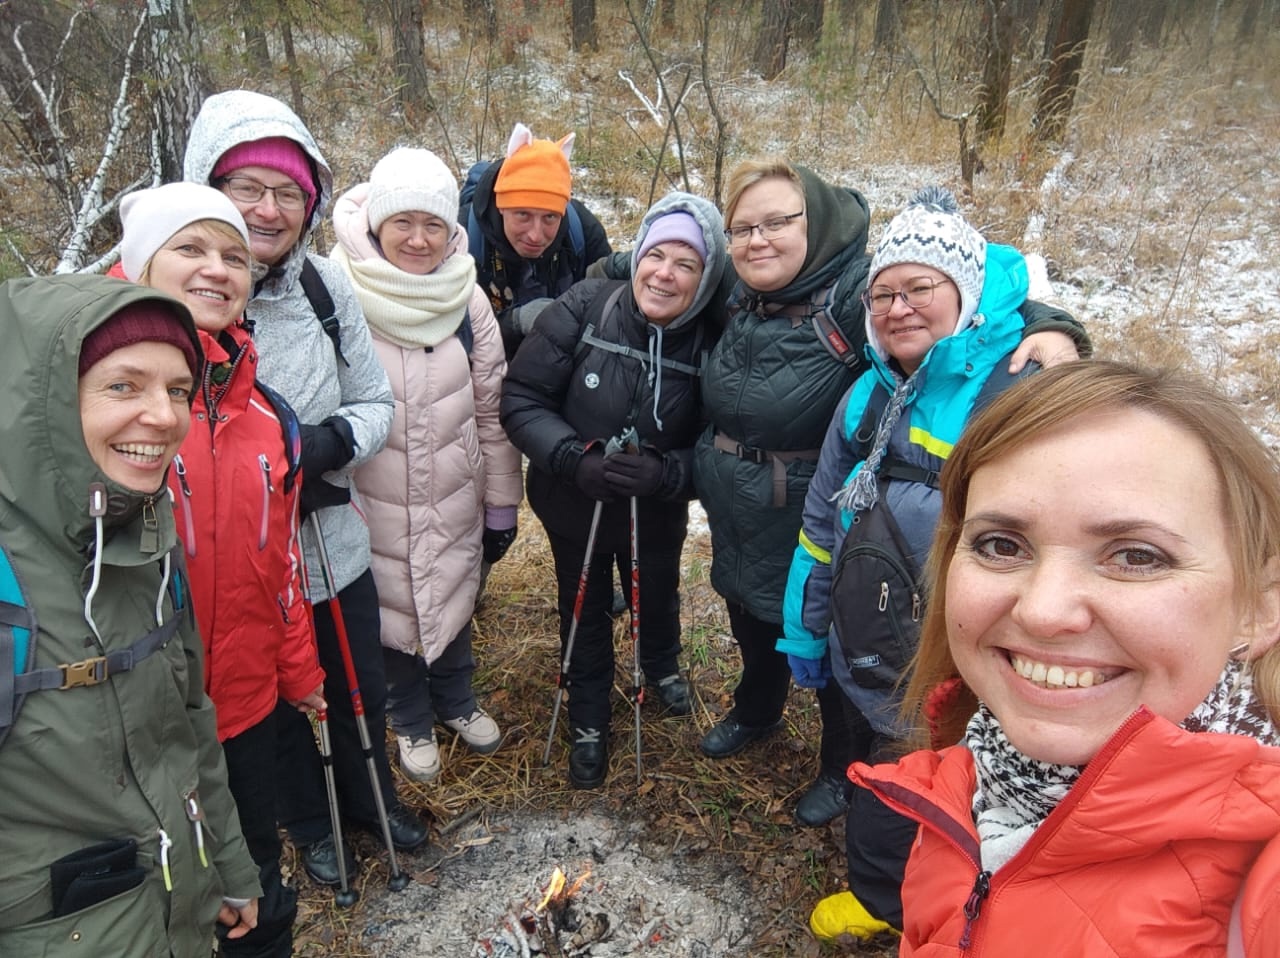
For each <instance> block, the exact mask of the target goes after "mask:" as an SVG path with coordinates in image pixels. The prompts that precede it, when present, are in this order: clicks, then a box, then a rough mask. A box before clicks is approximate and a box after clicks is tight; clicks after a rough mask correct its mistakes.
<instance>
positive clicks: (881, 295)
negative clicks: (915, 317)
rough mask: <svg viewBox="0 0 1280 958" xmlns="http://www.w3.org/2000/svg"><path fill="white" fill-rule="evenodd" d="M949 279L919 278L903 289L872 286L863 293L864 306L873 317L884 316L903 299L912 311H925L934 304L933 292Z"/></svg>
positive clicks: (910, 281)
mask: <svg viewBox="0 0 1280 958" xmlns="http://www.w3.org/2000/svg"><path fill="white" fill-rule="evenodd" d="M950 282H951V280H949V279H939V280H932V279H930V278H929V277H927V276H917V277H916V278H915V279H909V280H907V285H906V286H904V287H902V289H890V288H889V287H888V286H872V287H871V288H870V289H868V290H864V291H863V293H862V305H863V306H865V307H866V310H867V312H868V313H870V314H871V315H872V316H883V315H884V314H885V313H887V312H889V310H891V309H893V301H894V300H895V299H901V300H902V301H903V302H904V303H906V304H907V305H908V306H910V307H911V308H912V309H924V307H926V306H928V305H929V304H930V303H932V302H933V291H934V290H935V289H937V288H938V287H939V286H942V285H944V284H945V283H950Z"/></svg>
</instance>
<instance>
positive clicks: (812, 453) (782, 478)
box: [714, 429, 822, 509]
mask: <svg viewBox="0 0 1280 958" xmlns="http://www.w3.org/2000/svg"><path fill="white" fill-rule="evenodd" d="M714 445H715V447H716V449H718V450H719V451H720V452H727V453H728V454H729V455H731V456H737V457H738V458H739V459H745V460H747V462H754V463H756V464H757V465H763V464H764V463H766V462H768V463H772V464H773V505H774V508H776V509H781V508H782V507H783V506H785V505H786V504H787V463H789V462H817V461H818V456H819V455H821V454H822V450H821V449H754V448H752V447H751V446H744V445H743V444H742V443H740V442H738V440H736V439H734V438H732V437H730V436H726V435H725V434H724V433H722V432H720V430H718V429H717V430H716V435H715V442H714Z"/></svg>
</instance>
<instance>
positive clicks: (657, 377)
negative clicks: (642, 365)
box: [649, 323, 663, 432]
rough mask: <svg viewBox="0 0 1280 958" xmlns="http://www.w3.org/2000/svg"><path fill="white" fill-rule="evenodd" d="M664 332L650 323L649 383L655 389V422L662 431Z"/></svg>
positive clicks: (659, 430)
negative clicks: (660, 412) (659, 406)
mask: <svg viewBox="0 0 1280 958" xmlns="http://www.w3.org/2000/svg"><path fill="white" fill-rule="evenodd" d="M662 333H663V329H662V327H661V326H656V325H654V324H653V323H650V324H649V385H650V387H652V389H653V422H654V425H656V426H657V427H658V432H662V417H661V416H659V415H658V405H659V403H661V402H662Z"/></svg>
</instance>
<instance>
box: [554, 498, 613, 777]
mask: <svg viewBox="0 0 1280 958" xmlns="http://www.w3.org/2000/svg"><path fill="white" fill-rule="evenodd" d="M603 509H604V502H602V501H601V500H599V499H597V500H596V508H595V511H594V512H592V513H591V531H590V532H588V533H587V553H586V556H585V557H584V558H583V560H582V573H581V574H580V575H579V576H578V594H577V595H576V596H575V597H574V600H573V619H572V620H571V621H570V622H569V637H568V638H567V639H566V640H565V643H564V658H563V660H562V661H561V663H560V675H559V676H557V678H556V704H555V706H554V707H553V708H552V709H551V731H549V732H548V733H547V748H546V750H545V751H544V752H543V753H542V764H543V765H547V764H549V763H550V761H551V743H552V742H553V741H554V740H555V737H556V722H557V721H558V720H559V718H560V703H561V702H562V701H563V699H564V688H565V686H566V685H568V684H569V659H570V657H571V656H572V655H573V640H574V637H575V636H576V635H577V634H578V622H579V621H580V620H581V619H582V600H583V599H585V598H586V597H587V579H589V578H590V577H591V556H592V553H594V552H595V548H596V530H597V529H599V528H600V512H601V510H603Z"/></svg>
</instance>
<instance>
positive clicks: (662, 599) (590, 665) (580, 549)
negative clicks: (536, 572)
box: [547, 529, 684, 729]
mask: <svg viewBox="0 0 1280 958" xmlns="http://www.w3.org/2000/svg"><path fill="white" fill-rule="evenodd" d="M638 538H639V546H640V552H639V554H640V647H639V649H638V653H639V657H640V669H641V671H642V672H643V673H644V675H645V678H646V679H647V680H649V681H651V682H656V681H657V680H659V679H663V678H666V677H667V676H668V675H672V674H674V673H675V672H677V671H679V662H678V657H679V655H680V550H681V548H682V547H683V545H684V534H683V531H681V533H680V535H679V536H678V537H677V536H672V535H669V534H667V535H665V536H663V537H662V538H661V540H659V537H657V536H649V537H647V538H646V536H645V534H644V530H643V529H641V530H640V532H639V536H638ZM547 539H548V540H549V541H550V543H551V554H552V556H553V557H554V559H555V567H556V591H557V598H558V606H559V611H560V657H561V662H563V661H564V649H565V645H566V643H567V642H568V640H569V629H570V627H571V625H572V623H573V607H574V602H575V600H576V598H577V595H578V579H579V576H581V575H582V565H583V561H584V559H585V558H586V545H587V544H586V542H585V541H578V540H576V539H571V538H568V537H566V536H562V535H558V534H556V533H554V532H551V531H550V530H547ZM615 566H616V567H617V569H618V574H619V577H620V578H621V580H622V583H623V591H624V592H625V593H626V594H627V599H628V601H630V598H631V553H630V551H629V550H628V551H627V552H621V553H619V552H614V551H611V550H607V549H597V550H596V552H595V554H594V555H593V556H592V558H591V571H590V574H589V575H588V578H587V591H586V595H585V596H584V598H583V602H582V613H581V616H580V618H579V621H578V629H577V632H576V634H575V635H574V640H573V654H572V656H571V657H570V659H569V670H568V685H567V690H568V693H569V706H568V712H569V723H570V725H571V726H573V727H576V728H595V729H607V728H608V727H609V714H610V711H611V707H610V701H609V699H610V696H609V692H610V690H611V689H612V688H613V676H614V650H613V619H612V618H611V617H610V615H609V608H610V606H611V605H612V604H613V569H614V567H615Z"/></svg>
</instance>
